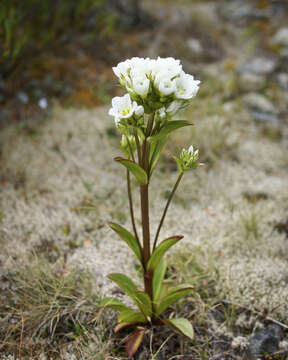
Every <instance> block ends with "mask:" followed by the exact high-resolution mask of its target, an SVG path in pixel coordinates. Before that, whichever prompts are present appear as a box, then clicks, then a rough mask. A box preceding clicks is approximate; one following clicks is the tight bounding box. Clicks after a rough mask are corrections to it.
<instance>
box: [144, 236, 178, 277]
mask: <svg viewBox="0 0 288 360" xmlns="http://www.w3.org/2000/svg"><path fill="white" fill-rule="evenodd" d="M181 239H183V236H182V235H180V236H171V237H169V238H168V239H165V240H163V241H162V242H161V243H160V244H159V245H158V246H157V248H156V249H155V250H154V252H153V254H152V255H151V257H150V259H149V261H148V264H147V270H148V271H153V270H155V269H156V266H157V265H158V263H159V261H160V260H161V259H162V257H163V255H164V254H165V252H166V251H167V250H169V249H170V247H171V246H173V245H174V244H176V243H177V242H178V241H179V240H181Z"/></svg>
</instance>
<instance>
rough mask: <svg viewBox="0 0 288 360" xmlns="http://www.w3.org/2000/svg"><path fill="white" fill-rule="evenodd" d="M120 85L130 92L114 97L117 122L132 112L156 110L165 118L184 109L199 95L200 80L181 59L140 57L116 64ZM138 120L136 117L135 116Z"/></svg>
mask: <svg viewBox="0 0 288 360" xmlns="http://www.w3.org/2000/svg"><path fill="white" fill-rule="evenodd" d="M113 71H114V73H115V75H116V76H117V77H118V79H119V82H120V85H121V86H122V87H124V88H125V89H126V90H127V92H128V94H126V95H124V96H123V97H116V98H114V99H113V100H112V108H111V109H110V111H109V114H110V115H112V116H114V118H115V122H116V125H119V124H120V122H121V121H122V122H125V121H123V120H122V119H128V118H129V119H130V118H131V117H132V116H133V115H134V117H135V118H136V119H137V117H138V118H139V116H142V115H143V113H144V112H145V113H148V114H150V113H152V112H153V111H157V112H156V114H157V117H158V119H160V120H161V119H162V120H165V119H166V118H168V117H169V116H172V115H174V114H175V113H176V112H177V111H179V110H180V109H183V108H185V107H186V106H187V105H188V104H189V102H190V100H191V99H192V98H193V97H194V96H195V95H196V94H197V91H198V89H199V83H200V81H199V80H195V79H194V77H193V76H192V75H189V74H186V73H185V72H184V71H183V70H182V65H181V64H180V60H175V59H174V58H171V57H169V58H160V57H158V59H156V60H155V59H149V58H145V59H144V58H138V57H134V58H132V59H128V60H126V61H124V62H120V63H119V64H118V65H117V66H116V67H113ZM134 120H135V119H134Z"/></svg>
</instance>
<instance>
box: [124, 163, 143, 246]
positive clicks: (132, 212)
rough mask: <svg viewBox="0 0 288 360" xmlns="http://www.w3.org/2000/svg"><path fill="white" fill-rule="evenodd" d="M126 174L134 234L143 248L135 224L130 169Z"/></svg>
mask: <svg viewBox="0 0 288 360" xmlns="http://www.w3.org/2000/svg"><path fill="white" fill-rule="evenodd" d="M126 175H127V190H128V199H129V208H130V216H131V222H132V227H133V231H134V235H135V238H136V240H137V243H138V246H139V248H140V249H142V247H141V244H140V241H139V237H138V233H137V228H136V224H135V217H134V208H133V199H132V191H131V180H130V172H129V170H128V169H127V172H126Z"/></svg>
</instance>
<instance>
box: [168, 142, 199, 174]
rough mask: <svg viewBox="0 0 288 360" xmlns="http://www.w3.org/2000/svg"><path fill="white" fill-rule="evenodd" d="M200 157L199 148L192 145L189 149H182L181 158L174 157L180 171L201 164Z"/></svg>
mask: <svg viewBox="0 0 288 360" xmlns="http://www.w3.org/2000/svg"><path fill="white" fill-rule="evenodd" d="M198 158H199V150H194V148H193V146H192V145H191V146H190V147H189V148H188V150H186V149H182V151H181V153H180V156H179V158H177V157H174V159H175V161H176V162H177V165H178V169H179V171H180V172H184V171H187V170H190V169H193V168H194V167H196V166H199V165H201V164H200V163H199V162H198Z"/></svg>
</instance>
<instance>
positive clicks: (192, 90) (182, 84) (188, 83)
mask: <svg viewBox="0 0 288 360" xmlns="http://www.w3.org/2000/svg"><path fill="white" fill-rule="evenodd" d="M199 84H200V81H199V80H194V76H192V75H189V74H185V73H184V71H182V72H181V74H180V76H179V77H178V78H177V79H176V92H175V95H176V97H177V99H184V100H189V99H192V98H193V97H194V96H195V95H196V94H197V92H198V90H199V86H198V85H199Z"/></svg>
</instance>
